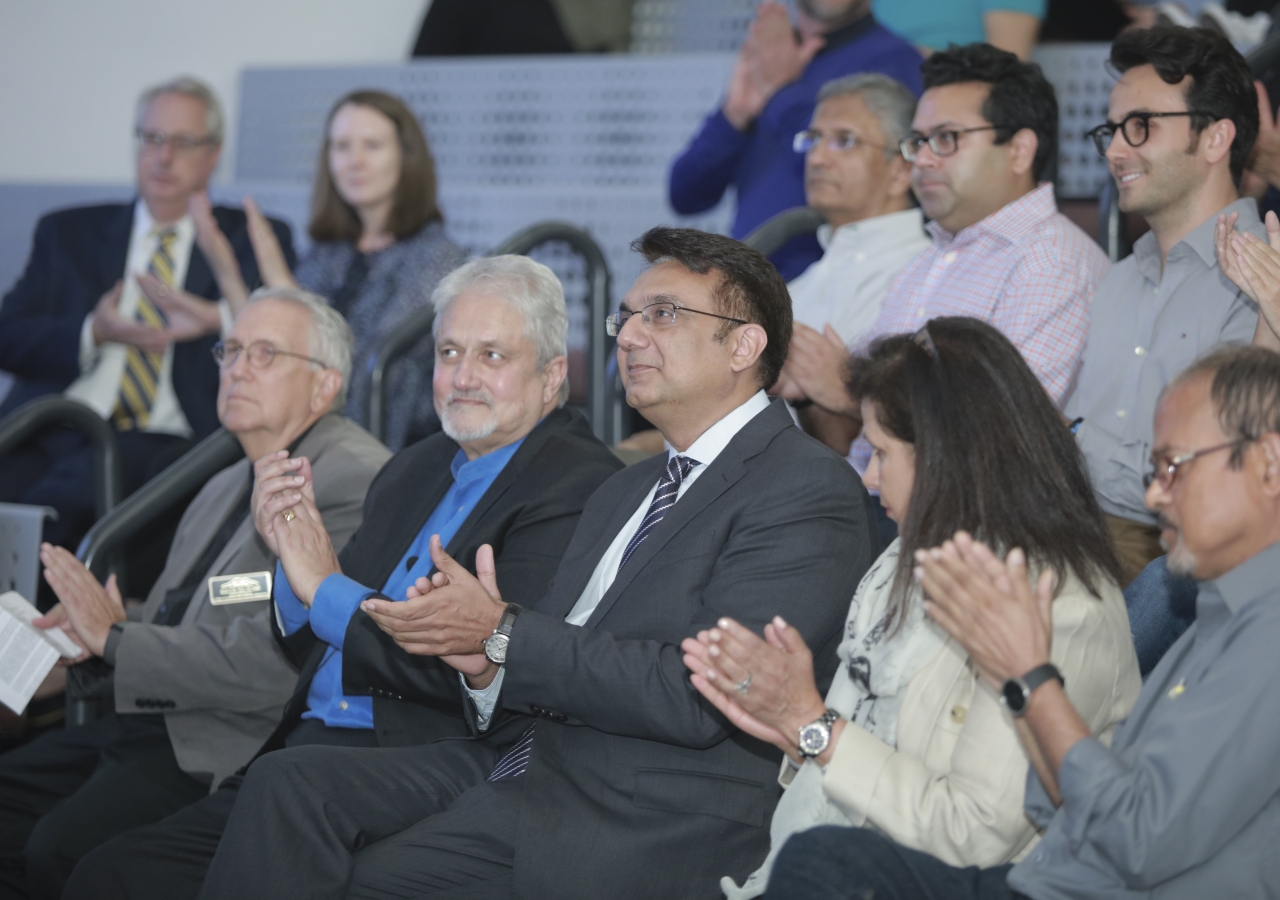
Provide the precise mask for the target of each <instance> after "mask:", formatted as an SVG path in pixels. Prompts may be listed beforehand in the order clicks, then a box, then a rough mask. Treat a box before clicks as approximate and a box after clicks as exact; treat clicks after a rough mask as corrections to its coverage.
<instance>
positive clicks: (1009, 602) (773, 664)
mask: <svg viewBox="0 0 1280 900" xmlns="http://www.w3.org/2000/svg"><path fill="white" fill-rule="evenodd" d="M913 575H914V577H915V581H916V583H918V584H919V585H920V586H921V587H922V588H923V589H924V591H925V594H926V598H925V601H924V609H925V612H926V613H927V614H928V615H929V616H930V617H932V618H933V620H934V621H935V622H937V623H938V624H939V625H940V626H942V628H943V629H945V630H946V631H947V632H948V633H949V634H950V635H951V636H952V637H954V638H955V639H956V640H957V641H958V642H959V643H960V645H961V646H962V647H964V649H965V650H966V651H967V652H968V653H969V656H970V658H971V659H972V660H973V662H974V664H975V665H976V666H977V669H978V671H979V672H980V673H981V674H982V676H983V677H984V678H985V679H986V680H987V682H988V683H989V684H990V685H992V686H993V687H998V686H999V685H1000V684H1002V683H1003V682H1004V681H1005V679H1007V678H1015V677H1019V676H1021V675H1023V674H1024V673H1026V672H1029V671H1031V670H1032V669H1034V668H1035V667H1036V666H1038V665H1040V664H1042V663H1046V662H1048V661H1049V646H1050V636H1051V634H1052V623H1051V616H1050V606H1051V604H1052V602H1053V585H1054V574H1053V572H1052V571H1045V572H1043V573H1042V574H1041V575H1040V578H1039V579H1038V580H1037V582H1036V584H1035V585H1034V586H1032V584H1031V582H1030V580H1029V578H1028V575H1027V564H1026V558H1025V556H1024V554H1023V553H1022V551H1021V550H1016V549H1015V550H1012V551H1010V552H1009V554H1008V556H1007V557H1005V559H1000V558H999V557H998V556H996V554H995V553H993V552H992V551H991V550H990V549H989V548H988V547H987V546H986V545H984V544H982V543H980V542H979V541H976V540H974V539H973V538H972V537H970V536H969V535H968V534H966V533H964V532H958V533H957V534H956V536H955V538H954V539H952V540H950V541H947V542H946V543H944V544H943V545H942V546H940V547H934V548H932V549H929V550H920V551H918V552H917V553H916V556H915V566H914V569H913ZM680 646H681V649H682V650H683V651H684V664H685V666H686V667H687V668H688V669H689V671H690V673H691V674H690V678H689V680H690V681H691V682H692V684H693V686H694V687H695V688H697V690H698V692H699V693H701V694H702V695H703V696H704V697H706V698H707V700H708V701H710V702H711V704H712V705H714V706H715V707H716V709H718V710H720V712H721V713H723V714H724V715H725V717H726V718H727V719H728V720H729V721H730V722H731V723H732V724H733V725H735V726H737V727H738V728H740V729H742V730H743V731H745V732H746V733H747V734H749V735H751V736H752V737H756V738H759V739H760V740H762V741H767V742H768V743H770V744H773V745H774V746H776V747H778V748H780V749H781V750H782V751H783V752H784V753H786V754H787V755H788V756H790V757H791V758H792V759H793V760H795V761H796V762H801V761H802V757H801V756H800V751H799V746H798V741H797V738H798V737H799V734H800V729H801V728H803V727H804V726H805V725H808V724H809V723H811V722H814V721H816V720H817V719H819V718H820V717H821V716H822V714H823V713H824V712H825V711H826V703H825V702H824V700H823V698H822V695H821V694H820V693H818V688H817V685H816V683H815V681H814V673H813V656H812V654H811V653H810V652H809V648H808V647H807V646H806V645H805V642H804V639H803V638H802V637H801V636H800V634H799V633H798V632H797V631H796V630H795V628H793V627H792V626H790V625H788V624H787V623H786V621H785V620H784V619H783V618H782V617H781V616H775V617H774V618H773V620H772V621H770V622H768V623H767V624H766V625H765V626H764V638H763V639H761V638H760V637H759V636H757V635H756V634H755V633H754V632H752V631H751V630H750V629H748V628H746V627H744V626H743V625H741V624H740V623H738V622H735V621H734V620H733V619H729V618H722V619H720V620H719V621H718V622H717V623H716V627H715V628H711V629H707V630H705V631H700V632H698V634H697V636H696V637H692V638H686V639H685V640H684V641H683V643H682V644H681V645H680ZM844 727H845V720H844V719H839V720H837V721H836V723H835V725H833V726H832V729H831V739H830V741H829V742H828V745H827V749H826V750H825V751H824V752H823V753H821V754H820V755H819V756H818V757H817V762H818V763H819V764H820V765H823V766H825V765H826V764H827V763H828V762H830V760H831V757H832V755H833V754H834V753H835V749H836V745H837V744H838V742H839V740H840V735H841V734H842V733H843V730H844Z"/></svg>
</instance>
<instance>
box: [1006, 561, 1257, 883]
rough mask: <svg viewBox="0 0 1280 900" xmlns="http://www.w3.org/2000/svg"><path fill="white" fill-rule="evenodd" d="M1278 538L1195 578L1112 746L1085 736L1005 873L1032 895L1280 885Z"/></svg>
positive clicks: (1042, 797)
mask: <svg viewBox="0 0 1280 900" xmlns="http://www.w3.org/2000/svg"><path fill="white" fill-rule="evenodd" d="M1277 647H1280V543H1276V544H1272V545H1271V546H1270V547H1268V548H1267V549H1265V550H1263V551H1262V552H1260V553H1258V554H1256V555H1254V556H1253V557H1252V558H1250V559H1248V560H1246V561H1245V562H1243V563H1241V564H1240V565H1238V566H1236V567H1235V568H1234V569H1232V570H1231V571H1230V572H1228V573H1227V574H1225V575H1223V576H1222V577H1221V578H1219V579H1217V580H1216V581H1206V582H1202V583H1201V584H1200V595H1199V597H1198V598H1197V600H1196V621H1195V624H1193V625H1192V626H1191V628H1190V629H1188V630H1187V632H1186V634H1184V635H1183V636H1182V637H1181V638H1180V639H1179V640H1178V642H1177V643H1176V644H1174V645H1173V647H1172V648H1171V649H1170V650H1169V652H1168V653H1166V654H1165V656H1164V659H1162V660H1161V661H1160V664H1159V665H1158V666H1157V667H1156V669H1155V671H1153V672H1152V673H1151V675H1150V677H1149V678H1148V679H1147V683H1146V684H1145V685H1144V686H1143V689H1142V693H1141V694H1139V695H1138V702H1137V703H1136V704H1135V705H1134V707H1133V711H1132V712H1131V713H1130V714H1129V718H1128V719H1126V720H1125V721H1124V722H1123V723H1122V724H1121V725H1120V727H1119V728H1117V729H1116V732H1115V736H1114V739H1113V740H1112V744H1111V748H1110V749H1107V748H1106V747H1105V746H1103V745H1102V743H1101V742H1099V741H1097V740H1096V739H1092V738H1090V739H1086V740H1082V741H1079V742H1078V743H1076V744H1075V746H1073V747H1072V748H1071V749H1070V750H1069V751H1067V755H1066V757H1065V758H1064V759H1063V761H1062V768H1061V769H1060V770H1059V772H1058V785H1059V789H1060V791H1061V794H1062V807H1061V808H1060V809H1057V810H1056V811H1055V810H1054V808H1053V805H1052V803H1051V802H1050V800H1049V797H1048V795H1047V794H1046V793H1045V790H1044V787H1043V785H1041V783H1040V779H1039V778H1038V777H1036V774H1035V770H1034V769H1033V770H1032V771H1031V773H1030V774H1029V775H1028V777H1027V793H1026V801H1025V808H1026V811H1027V815H1028V816H1030V817H1031V819H1032V820H1033V821H1035V822H1036V823H1037V824H1038V825H1043V826H1047V830H1046V831H1045V834H1044V838H1043V839H1042V840H1041V841H1040V844H1039V846H1038V847H1037V848H1036V849H1035V851H1034V852H1033V853H1032V854H1031V855H1030V856H1029V857H1027V858H1026V859H1025V860H1023V861H1022V862H1020V863H1019V864H1018V865H1016V866H1014V868H1013V870H1012V871H1011V872H1010V873H1009V886H1010V887H1012V888H1013V889H1014V890H1016V891H1020V892H1022V893H1024V894H1026V895H1027V896H1029V897H1032V898H1034V900H1066V898H1072V900H1083V898H1090V900H1098V898H1100V900H1136V898H1140V897H1141V898H1158V900H1183V898H1185V900H1204V898H1210V897H1264V896H1265V897H1275V896H1278V895H1280V853H1276V840H1277V838H1278V837H1280V765H1277V760H1278V759H1280V690H1278V689H1277V686H1278V685H1280V653H1277V652H1276V648H1277Z"/></svg>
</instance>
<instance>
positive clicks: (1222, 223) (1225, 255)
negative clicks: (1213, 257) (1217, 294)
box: [1213, 212, 1280, 340]
mask: <svg viewBox="0 0 1280 900" xmlns="http://www.w3.org/2000/svg"><path fill="white" fill-rule="evenodd" d="M1238 219H1239V216H1238V214H1236V213H1230V214H1229V215H1221V216H1219V217H1218V221H1217V224H1216V225H1215V226H1214V233H1213V236H1214V245H1215V247H1216V248H1217V251H1218V266H1219V268H1221V269H1222V273H1223V274H1224V275H1226V276H1227V277H1228V278H1230V279H1231V281H1232V282H1234V283H1235V285H1236V287H1238V288H1240V290H1242V291H1244V293H1245V294H1246V295H1247V296H1248V297H1249V299H1251V300H1252V301H1253V302H1254V303H1256V304H1258V309H1259V311H1260V312H1261V314H1262V318H1263V320H1264V321H1265V322H1266V324H1267V325H1268V326H1269V327H1270V329H1271V331H1272V332H1273V333H1274V335H1275V336H1276V338H1277V340H1280V219H1277V218H1276V214H1275V213H1274V212H1268V213H1267V218H1266V228H1267V241H1266V242H1265V243H1264V242H1263V241H1262V240H1260V239H1259V238H1258V237H1257V236H1255V235H1253V234H1250V233H1248V232H1243V233H1242V232H1238V231H1236V230H1235V225H1236V221H1237V220H1238Z"/></svg>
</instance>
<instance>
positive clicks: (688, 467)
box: [618, 456, 701, 569]
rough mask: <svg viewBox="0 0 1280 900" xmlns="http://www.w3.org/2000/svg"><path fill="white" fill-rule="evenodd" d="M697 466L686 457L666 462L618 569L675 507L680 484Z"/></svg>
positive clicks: (677, 457)
mask: <svg viewBox="0 0 1280 900" xmlns="http://www.w3.org/2000/svg"><path fill="white" fill-rule="evenodd" d="M697 465H701V463H699V462H698V461H697V460H696V459H690V458H689V457H687V456H673V457H671V459H669V460H667V472H666V474H665V475H663V476H662V480H661V481H659V482H658V489H657V490H656V491H654V492H653V502H652V503H650V504H649V511H648V512H647V513H645V516H644V521H642V522H641V523H640V527H639V528H637V529H636V533H635V534H633V535H632V536H631V540H630V541H629V542H628V543H627V549H626V550H623V551H622V562H620V563H618V568H619V569H621V568H622V567H623V566H625V565H626V564H627V560H629V559H630V558H631V554H632V553H635V552H636V548H637V547H639V546H640V544H641V543H643V542H644V539H645V538H647V537H648V536H649V532H650V531H652V530H653V528H654V526H656V525H657V524H658V523H659V522H661V521H662V517H663V516H665V515H666V514H667V510H669V509H670V508H671V507H673V506H675V505H676V498H677V497H678V496H679V494H680V483H681V482H682V481H684V480H685V479H686V478H688V477H689V473H690V472H692V471H693V467H694V466H697Z"/></svg>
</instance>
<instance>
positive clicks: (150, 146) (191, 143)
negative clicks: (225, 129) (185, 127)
mask: <svg viewBox="0 0 1280 900" xmlns="http://www.w3.org/2000/svg"><path fill="white" fill-rule="evenodd" d="M133 136H134V138H135V139H136V140H137V142H138V148H139V149H140V150H141V151H142V152H143V153H159V152H160V151H161V150H162V149H163V148H164V146H165V144H168V145H169V146H170V147H172V148H173V152H174V153H178V154H182V153H193V152H195V151H196V150H199V149H200V148H201V147H212V146H214V145H215V144H217V143H218V142H217V140H216V139H214V138H213V137H210V136H208V135H206V136H204V137H198V136H196V135H194V134H165V133H164V132H163V131H144V130H143V129H141V128H138V129H135V130H134V132H133Z"/></svg>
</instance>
